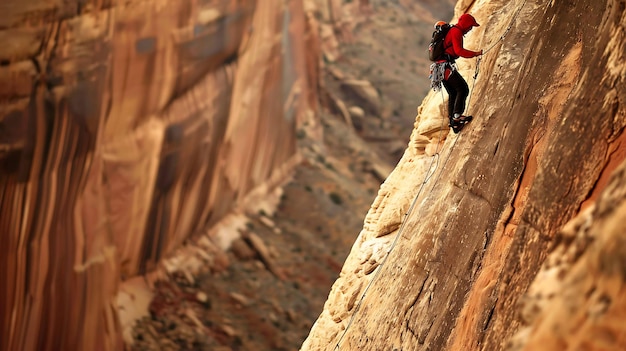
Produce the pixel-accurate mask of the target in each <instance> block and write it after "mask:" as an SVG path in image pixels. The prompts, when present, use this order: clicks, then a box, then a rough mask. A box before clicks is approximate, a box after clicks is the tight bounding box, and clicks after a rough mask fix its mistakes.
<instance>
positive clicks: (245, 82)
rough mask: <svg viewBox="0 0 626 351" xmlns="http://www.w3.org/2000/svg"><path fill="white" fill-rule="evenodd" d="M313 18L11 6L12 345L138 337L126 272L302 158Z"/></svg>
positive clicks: (6, 80) (5, 38) (312, 71)
mask: <svg viewBox="0 0 626 351" xmlns="http://www.w3.org/2000/svg"><path fill="white" fill-rule="evenodd" d="M313 26H314V21H312V19H310V18H309V17H307V15H306V13H305V10H304V4H303V3H302V2H301V1H291V2H278V3H273V2H267V1H262V2H258V1H202V2H197V1H169V0H165V1H126V2H111V1H87V2H85V1H28V2H23V1H3V2H2V4H0V38H2V39H1V40H2V43H3V45H2V47H1V48H0V62H1V65H0V77H1V79H2V84H1V85H2V88H1V89H0V96H1V100H0V123H1V127H2V128H0V143H1V144H0V164H1V165H2V168H1V170H2V172H1V174H0V189H2V195H1V196H0V206H1V213H2V215H1V219H0V228H1V234H0V235H1V241H2V243H3V244H2V245H0V257H1V258H0V261H1V262H2V264H0V266H1V267H2V268H1V269H0V271H2V273H1V276H2V278H3V279H2V280H3V288H2V291H1V292H0V301H1V302H0V306H1V308H0V311H1V312H0V334H1V335H2V337H1V338H0V340H1V341H0V349H3V350H51V349H55V350H114V349H120V348H121V342H122V338H121V333H120V329H121V327H120V322H119V321H118V316H117V311H116V310H115V307H114V300H115V296H116V293H117V291H118V289H119V287H120V282H121V281H125V280H128V279H130V278H132V277H135V276H138V275H144V274H147V273H149V272H153V271H155V269H157V267H158V266H159V265H160V262H162V260H163V259H164V258H166V257H168V255H170V254H171V253H172V252H173V251H174V250H175V249H176V248H178V247H180V246H181V245H182V244H183V243H184V242H185V241H186V240H188V239H189V238H190V237H191V236H192V235H200V234H203V233H205V232H206V231H207V230H208V229H209V228H212V227H214V226H215V224H216V223H218V222H220V221H222V220H225V218H227V216H228V215H230V214H232V213H233V212H238V211H239V212H241V211H243V210H244V209H245V208H246V207H247V206H249V205H250V204H251V203H252V204H254V205H259V202H258V201H253V200H250V199H251V197H252V198H253V199H258V196H259V194H267V193H268V192H270V191H271V189H272V188H273V187H275V186H276V184H277V183H278V182H280V180H281V179H282V178H284V174H285V172H286V171H287V170H289V169H290V168H291V167H293V165H294V164H295V162H297V160H298V157H299V156H298V153H297V152H296V147H295V141H296V129H297V127H298V126H301V125H302V124H303V123H305V122H307V121H308V122H309V128H310V129H311V130H312V131H314V130H315V120H314V118H313V117H314V116H315V111H316V109H317V102H316V101H317V84H318V83H317V81H318V77H317V75H318V72H317V69H318V61H319V53H318V52H317V51H316V50H317V49H316V48H317V47H319V45H317V44H316V40H317V35H311V33H316V31H314V30H312V27H313ZM260 206H262V204H261V205H260ZM203 243H204V244H205V246H207V247H206V248H205V249H206V250H207V251H208V252H211V251H210V250H211V247H216V246H219V244H224V245H228V242H226V243H215V242H211V240H205V241H203ZM213 251H216V249H215V248H214V249H213ZM214 261H215V257H212V256H209V257H205V260H204V261H202V260H201V261H200V262H199V264H200V265H207V266H209V267H210V266H211V265H212V264H213V265H214V264H216V262H214ZM61 320H62V322H61Z"/></svg>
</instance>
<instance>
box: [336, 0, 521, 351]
mask: <svg viewBox="0 0 626 351" xmlns="http://www.w3.org/2000/svg"><path fill="white" fill-rule="evenodd" d="M526 1H527V0H524V1H523V2H522V5H521V6H520V7H519V8H518V10H517V12H516V13H515V15H514V16H513V18H512V19H511V22H510V23H509V26H508V27H507V29H506V31H505V32H504V34H502V36H500V38H499V39H498V40H497V41H496V42H495V43H494V44H492V45H491V46H490V47H489V48H488V49H487V50H484V51H483V55H484V54H486V53H487V52H489V51H490V50H491V49H493V48H494V47H495V46H496V45H497V44H498V43H499V42H500V41H502V40H504V38H505V37H506V35H507V34H508V33H509V31H510V30H511V27H512V26H513V23H514V22H515V20H516V19H517V16H518V15H519V13H520V12H521V10H522V8H523V7H524V5H526ZM480 61H481V57H480V56H479V57H478V58H477V60H476V69H475V72H474V77H473V82H472V89H471V91H470V94H469V97H468V101H467V107H468V109H469V107H470V103H471V99H472V94H473V93H474V88H475V86H476V78H477V77H478V73H479V68H480ZM433 65H437V63H433ZM433 65H431V88H433V89H434V90H435V87H434V86H433V83H432V82H433V78H432V75H433V74H436V75H439V74H440V72H441V68H440V67H434V68H435V69H434V70H433ZM441 66H444V65H441ZM443 71H444V72H445V66H444V68H443ZM437 78H438V77H435V79H437ZM435 91H441V82H439V85H438V89H436V90H435ZM441 96H442V99H444V96H443V91H441ZM441 121H442V123H441V128H440V129H439V136H438V142H437V149H436V150H435V153H434V154H433V156H432V158H431V161H430V165H429V166H428V172H427V173H426V176H425V177H424V181H423V182H422V184H421V185H420V188H419V190H418V192H417V194H416V195H415V197H414V198H413V201H412V202H411V205H410V206H409V209H408V210H407V212H406V213H405V214H404V217H403V219H402V223H401V224H400V228H399V229H398V233H397V234H396V237H395V238H394V239H393V241H392V243H391V245H390V246H389V249H387V252H386V254H385V257H384V258H383V259H382V261H381V262H380V264H379V265H378V267H376V270H375V272H374V275H373V276H372V278H371V279H370V281H369V283H368V284H367V285H366V286H365V289H364V290H363V294H362V295H361V297H360V298H359V302H358V303H357V304H356V306H355V309H354V312H353V313H352V315H351V316H350V320H349V321H348V324H347V325H346V328H345V329H344V331H343V333H342V334H341V337H340V338H339V340H338V341H337V344H336V345H335V348H334V350H339V346H340V345H341V342H342V341H343V338H344V337H345V336H346V334H347V333H348V330H349V329H350V327H351V326H352V323H353V321H354V318H355V317H356V315H357V313H358V312H359V310H360V308H361V305H362V304H363V301H364V300H365V297H366V296H367V292H368V291H369V289H370V287H371V286H372V284H373V283H374V281H375V280H376V278H377V277H378V275H379V274H380V271H381V270H382V267H383V266H384V265H385V263H386V262H387V259H388V258H389V256H390V254H391V252H392V251H393V249H394V248H395V246H396V244H397V242H398V238H400V236H401V235H402V231H403V230H404V226H405V224H406V219H407V217H408V216H409V215H410V214H411V212H412V211H413V208H414V207H415V204H416V203H417V199H418V198H419V197H420V195H421V194H422V190H423V189H424V186H425V185H426V183H428V181H429V180H430V178H431V177H432V176H433V175H434V174H435V172H436V171H437V169H438V168H439V151H440V150H439V148H440V146H441V139H442V133H443V130H444V125H445V118H443V117H442V119H441ZM460 136H461V134H457V135H456V137H455V138H454V141H453V142H452V145H450V151H449V152H448V155H447V156H446V158H445V160H444V163H443V167H445V166H446V164H447V163H448V159H449V158H450V155H451V154H452V150H453V149H454V147H455V145H456V142H457V140H458V139H459V137H460ZM435 161H436V162H435ZM433 165H435V168H434V169H433ZM431 170H432V171H431ZM440 176H441V172H440V173H439V175H438V176H437V178H436V179H435V185H436V183H437V182H438V181H439V177H440ZM433 189H434V186H433V188H431V190H430V191H432V190H433Z"/></svg>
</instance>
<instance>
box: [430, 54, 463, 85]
mask: <svg viewBox="0 0 626 351" xmlns="http://www.w3.org/2000/svg"><path fill="white" fill-rule="evenodd" d="M446 69H450V74H452V72H455V71H457V70H458V68H457V67H456V63H453V62H448V61H437V62H433V63H431V64H430V75H429V76H428V79H430V88H431V89H432V90H434V91H440V90H441V85H442V84H443V81H444V80H445V77H446Z"/></svg>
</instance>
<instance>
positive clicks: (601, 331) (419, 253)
mask: <svg viewBox="0 0 626 351" xmlns="http://www.w3.org/2000/svg"><path fill="white" fill-rule="evenodd" d="M463 12H471V13H472V14H473V15H474V16H475V17H476V18H477V19H478V22H479V23H480V24H481V26H480V27H479V28H476V29H474V30H473V31H472V32H471V33H470V34H468V35H466V37H465V43H466V46H467V47H469V48H470V49H474V50H476V49H485V50H488V51H486V53H485V55H484V56H483V57H482V59H481V60H480V65H479V70H478V72H479V73H478V76H477V78H476V80H475V81H474V80H473V79H472V77H473V76H474V74H475V72H476V69H477V65H478V61H477V60H476V59H472V60H459V67H460V70H461V73H462V74H463V75H464V76H465V77H468V81H469V83H470V87H471V88H472V91H471V98H470V105H469V107H468V109H469V113H470V114H473V115H474V116H475V119H474V121H473V122H471V124H469V125H468V126H467V127H466V128H465V129H464V130H463V131H462V132H461V134H459V135H454V134H452V133H451V132H450V133H449V132H448V130H447V127H446V125H445V121H443V120H442V118H443V116H445V115H446V113H445V111H444V106H445V103H442V96H441V95H438V94H434V93H433V94H430V95H428V96H427V97H426V99H425V100H424V102H423V103H422V105H421V107H420V108H419V111H418V115H417V117H416V120H415V128H414V129H413V133H412V134H411V138H410V142H409V146H408V148H407V149H406V151H405V152H404V155H403V156H402V159H401V160H400V162H399V163H398V165H397V166H396V168H395V169H394V170H393V172H392V173H391V174H390V176H389V177H388V178H387V179H386V180H385V182H384V184H383V185H382V186H381V189H380V191H379V193H378V196H377V197H376V199H375V201H374V203H373V205H372V207H371V209H370V211H369V212H368V214H367V216H366V219H365V225H364V227H363V229H362V231H361V233H360V234H359V237H358V239H357V240H356V242H355V244H354V246H353V247H352V251H351V253H350V255H349V256H348V258H347V260H346V262H345V264H344V266H343V268H342V271H341V275H340V277H339V278H338V280H337V281H336V282H335V284H334V285H333V288H332V290H331V292H330V294H329V297H328V300H327V302H326V304H325V306H324V310H323V311H322V313H321V315H320V316H319V318H318V320H317V321H316V323H315V325H314V326H313V328H312V330H311V333H310V334H309V336H308V338H307V340H306V341H305V342H304V344H303V346H302V348H301V349H302V350H307V351H308V350H506V349H511V350H623V349H626V327H625V324H624V323H622V322H621V321H622V320H623V318H624V315H625V313H626V309H625V308H624V304H625V303H626V285H625V282H626V274H625V272H626V261H625V260H624V257H625V256H624V250H625V248H626V246H625V242H624V225H623V219H624V218H625V217H626V212H625V211H626V207H625V204H626V198H625V197H624V194H625V193H626V192H625V189H626V188H625V187H624V185H625V183H624V170H625V169H626V163H625V162H624V159H625V156H626V151H625V150H626V146H625V144H624V141H625V140H626V134H625V133H624V127H625V126H626V60H625V59H626V57H625V56H626V49H625V45H626V35H625V33H626V30H625V28H626V2H624V1H620V0H606V1H590V0H586V1H577V2H554V1H533V2H531V1H524V0H519V1H512V2H511V1H497V0H473V1H469V0H467V1H465V0H462V1H459V2H458V3H457V5H456V10H455V13H456V15H457V16H458V15H459V14H461V13H463ZM503 34H506V36H504V37H503V38H502V37H501V36H502V35H503Z"/></svg>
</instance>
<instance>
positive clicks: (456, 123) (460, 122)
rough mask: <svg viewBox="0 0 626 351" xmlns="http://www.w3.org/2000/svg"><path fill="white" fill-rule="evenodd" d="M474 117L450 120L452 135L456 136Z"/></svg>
mask: <svg viewBox="0 0 626 351" xmlns="http://www.w3.org/2000/svg"><path fill="white" fill-rule="evenodd" d="M473 118H474V117H472V116H460V117H458V118H452V117H451V118H450V127H452V131H453V132H454V134H458V133H459V132H460V131H461V129H463V127H464V126H465V125H466V124H468V123H469V122H470V121H471V120H472V119H473Z"/></svg>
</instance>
